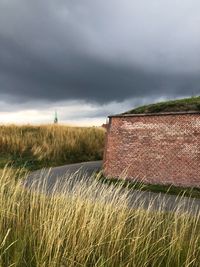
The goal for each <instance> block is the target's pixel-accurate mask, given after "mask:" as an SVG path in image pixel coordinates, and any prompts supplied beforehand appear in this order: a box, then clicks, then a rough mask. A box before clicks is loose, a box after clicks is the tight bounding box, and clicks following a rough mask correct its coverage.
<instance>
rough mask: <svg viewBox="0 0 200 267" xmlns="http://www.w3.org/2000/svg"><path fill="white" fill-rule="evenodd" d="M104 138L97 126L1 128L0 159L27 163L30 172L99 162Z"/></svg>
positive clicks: (13, 126) (102, 132)
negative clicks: (63, 165) (86, 162)
mask: <svg viewBox="0 0 200 267" xmlns="http://www.w3.org/2000/svg"><path fill="white" fill-rule="evenodd" d="M104 139H105V130H104V129H103V128H97V127H85V128H83V127H70V126H62V125H46V126H29V125H27V126H16V125H10V126H0V158H1V161H3V159H5V160H4V162H5V163H6V162H7V161H8V160H11V161H12V160H13V161H14V162H19V164H18V165H23V164H24V163H25V162H26V161H28V162H29V163H30V169H31V168H32V167H34V164H35V165H39V167H43V166H55V165H60V164H67V163H74V162H81V161H91V160H99V159H102V155H103V149H104ZM3 164H4V163H2V165H3ZM31 164H32V165H31ZM4 165H5V164H4Z"/></svg>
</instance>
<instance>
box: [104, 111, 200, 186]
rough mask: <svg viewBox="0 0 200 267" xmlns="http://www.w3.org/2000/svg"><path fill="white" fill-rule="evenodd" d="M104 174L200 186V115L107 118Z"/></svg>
mask: <svg viewBox="0 0 200 267" xmlns="http://www.w3.org/2000/svg"><path fill="white" fill-rule="evenodd" d="M104 173H105V175H106V176H110V177H121V176H126V178H131V179H137V180H143V181H144V182H147V183H157V184H158V183H164V184H173V185H178V186H195V187H200V113H182V114H180V113H173V114H172V113H171V114H159V115H158V114H157V115H156V114H154V115H153V114H151V115H129V116H113V117H110V122H109V126H108V131H107V144H106V148H105V153H104ZM122 174H123V175H122Z"/></svg>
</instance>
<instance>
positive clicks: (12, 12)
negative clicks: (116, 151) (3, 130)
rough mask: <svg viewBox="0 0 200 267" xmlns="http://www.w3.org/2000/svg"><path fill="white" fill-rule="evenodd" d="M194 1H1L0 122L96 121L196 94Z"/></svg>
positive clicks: (199, 23)
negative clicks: (54, 119) (143, 106)
mask: <svg viewBox="0 0 200 267" xmlns="http://www.w3.org/2000/svg"><path fill="white" fill-rule="evenodd" d="M199 10H200V2H199V0H152V1H149V0H137V1H136V0H29V1H27V0H0V123H5V122H16V123H18V122H19V123H37V122H38V123H48V122H51V121H52V118H53V114H54V110H55V109H56V110H58V114H59V119H60V121H61V122H64V123H65V122H66V123H77V124H83V125H84V124H94V125H96V124H101V123H102V122H104V121H105V118H106V116H107V115H110V114H114V113H119V112H122V111H126V110H128V109H130V108H133V107H135V106H138V105H141V104H145V103H150V102H155V101H160V100H163V99H173V98H178V97H187V96H193V95H199V94H200V13H199Z"/></svg>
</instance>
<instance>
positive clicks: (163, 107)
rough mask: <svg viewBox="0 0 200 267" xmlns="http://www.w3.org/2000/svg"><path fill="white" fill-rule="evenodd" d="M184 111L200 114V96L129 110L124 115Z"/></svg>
mask: <svg viewBox="0 0 200 267" xmlns="http://www.w3.org/2000/svg"><path fill="white" fill-rule="evenodd" d="M184 111H199V112H200V96H196V97H190V98H184V99H177V100H170V101H165V102H159V103H155V104H150V105H145V106H141V107H138V108H135V109H132V110H129V111H127V112H125V113H123V114H141V113H165V112H184Z"/></svg>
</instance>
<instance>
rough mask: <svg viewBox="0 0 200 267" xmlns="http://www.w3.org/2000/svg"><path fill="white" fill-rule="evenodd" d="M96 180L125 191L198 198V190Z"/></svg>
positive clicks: (104, 178)
mask: <svg viewBox="0 0 200 267" xmlns="http://www.w3.org/2000/svg"><path fill="white" fill-rule="evenodd" d="M97 177H98V179H99V180H100V181H101V182H102V183H105V184H108V185H116V186H119V187H121V186H122V187H124V188H127V189H135V190H138V189H139V190H140V191H150V192H154V193H163V194H169V195H177V196H180V197H183V196H185V197H190V198H200V188H191V187H178V186H173V185H161V184H146V183H143V182H139V181H128V180H122V179H116V178H106V177H105V176H103V175H98V176H97Z"/></svg>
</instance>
